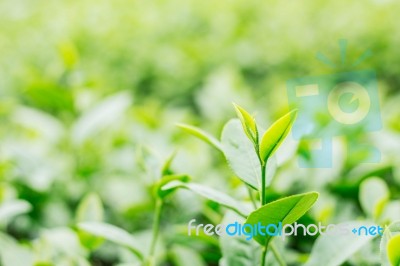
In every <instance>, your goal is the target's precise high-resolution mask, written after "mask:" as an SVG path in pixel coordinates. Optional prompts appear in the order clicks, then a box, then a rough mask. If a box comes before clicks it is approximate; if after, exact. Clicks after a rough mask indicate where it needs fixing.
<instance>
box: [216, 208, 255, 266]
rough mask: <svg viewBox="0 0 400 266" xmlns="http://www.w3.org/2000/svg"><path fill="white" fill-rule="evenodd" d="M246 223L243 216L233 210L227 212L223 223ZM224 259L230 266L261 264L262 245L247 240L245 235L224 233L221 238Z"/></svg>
mask: <svg viewBox="0 0 400 266" xmlns="http://www.w3.org/2000/svg"><path fill="white" fill-rule="evenodd" d="M235 222H238V223H240V224H243V223H244V219H243V217H240V216H238V215H237V214H236V213H234V212H232V211H228V212H226V214H225V216H224V219H223V220H222V223H221V224H225V225H227V224H230V223H235ZM219 242H220V247H221V251H222V255H223V261H224V263H225V264H226V265H229V266H259V265H260V254H261V247H260V245H258V244H257V243H256V242H254V241H248V240H246V237H245V236H244V235H240V236H239V235H237V234H236V235H234V236H229V235H228V234H225V233H224V234H222V235H221V236H220V238H219Z"/></svg>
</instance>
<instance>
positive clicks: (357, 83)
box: [287, 40, 382, 168]
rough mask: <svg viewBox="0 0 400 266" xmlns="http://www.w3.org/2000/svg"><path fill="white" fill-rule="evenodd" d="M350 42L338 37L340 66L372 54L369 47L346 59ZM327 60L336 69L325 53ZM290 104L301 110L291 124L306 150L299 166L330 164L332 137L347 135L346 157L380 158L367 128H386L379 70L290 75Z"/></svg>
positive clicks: (325, 60) (377, 159) (322, 58)
mask: <svg viewBox="0 0 400 266" xmlns="http://www.w3.org/2000/svg"><path fill="white" fill-rule="evenodd" d="M346 45H347V43H346V41H345V40H341V41H339V46H340V48H341V58H342V62H341V67H342V68H343V66H347V68H349V66H350V67H352V68H353V67H356V66H357V65H358V64H360V63H361V62H362V61H363V60H364V59H366V58H367V57H369V56H370V55H371V52H370V51H367V52H365V53H364V54H363V55H361V56H360V58H359V59H357V60H356V61H355V62H354V63H353V64H347V62H346ZM317 58H318V59H319V60H320V61H322V62H323V63H325V64H327V65H329V66H331V67H333V68H337V67H338V66H336V65H335V64H333V63H332V62H331V61H330V60H329V59H328V58H326V57H325V56H324V55H323V54H321V53H319V54H317ZM287 93H288V99H289V105H290V107H291V108H297V109H298V110H299V112H298V117H297V120H296V121H295V123H294V125H293V129H292V135H293V137H294V139H296V140H300V141H301V143H302V147H303V149H304V150H305V154H304V155H303V157H302V158H300V161H299V165H300V167H303V168H331V167H332V162H333V160H332V159H333V158H332V156H333V143H332V141H333V139H334V138H335V137H345V138H347V156H348V157H353V156H356V158H358V160H359V161H361V162H364V163H377V162H379V161H380V159H381V154H380V151H379V150H378V149H377V148H376V147H374V146H372V145H371V144H370V143H369V142H368V141H367V140H366V139H367V138H366V137H367V133H370V132H374V131H378V130H380V129H381V128H382V121H381V117H380V106H379V97H378V84H377V78H376V73H375V71H374V70H370V69H364V70H351V71H345V72H337V73H332V74H327V75H320V76H308V77H300V78H295V79H291V80H289V81H288V82H287Z"/></svg>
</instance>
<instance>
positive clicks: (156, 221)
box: [147, 198, 163, 266]
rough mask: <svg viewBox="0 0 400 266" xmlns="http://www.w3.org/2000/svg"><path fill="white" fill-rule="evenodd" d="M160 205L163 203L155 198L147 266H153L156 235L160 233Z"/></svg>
mask: <svg viewBox="0 0 400 266" xmlns="http://www.w3.org/2000/svg"><path fill="white" fill-rule="evenodd" d="M162 203H163V202H162V200H161V199H159V198H157V200H156V206H155V210H154V221H153V237H152V240H151V245H150V251H149V258H148V260H147V265H149V266H153V265H155V258H154V255H155V250H156V243H157V238H158V233H159V231H160V220H161V209H162Z"/></svg>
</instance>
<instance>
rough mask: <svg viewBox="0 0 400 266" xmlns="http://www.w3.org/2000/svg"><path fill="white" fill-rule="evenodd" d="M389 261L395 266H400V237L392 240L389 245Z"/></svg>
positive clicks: (397, 236)
mask: <svg viewBox="0 0 400 266" xmlns="http://www.w3.org/2000/svg"><path fill="white" fill-rule="evenodd" d="M387 253H388V257H389V261H390V263H391V264H392V265H393V266H399V265H400V235H396V236H394V237H392V238H390V240H389V242H388V245H387Z"/></svg>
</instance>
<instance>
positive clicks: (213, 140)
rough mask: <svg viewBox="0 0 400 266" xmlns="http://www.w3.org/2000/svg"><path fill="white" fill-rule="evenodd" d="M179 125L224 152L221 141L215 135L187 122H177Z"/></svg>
mask: <svg viewBox="0 0 400 266" xmlns="http://www.w3.org/2000/svg"><path fill="white" fill-rule="evenodd" d="M177 126H178V127H179V128H181V129H183V130H184V131H185V132H187V133H189V134H191V135H193V136H195V137H197V138H199V139H201V140H203V141H205V142H207V143H208V144H210V145H211V146H213V147H214V148H216V149H217V150H219V151H220V152H222V146H221V143H220V142H219V141H218V140H217V139H216V138H215V137H213V136H212V135H210V134H209V133H207V132H205V131H204V130H202V129H200V128H198V127H194V126H190V125H186V124H177Z"/></svg>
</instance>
